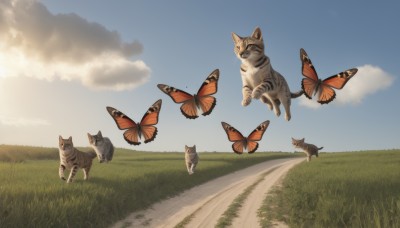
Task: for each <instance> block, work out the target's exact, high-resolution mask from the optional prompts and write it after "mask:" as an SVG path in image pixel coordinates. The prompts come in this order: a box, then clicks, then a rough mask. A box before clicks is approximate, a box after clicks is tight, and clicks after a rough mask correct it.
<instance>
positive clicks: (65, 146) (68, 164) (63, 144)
mask: <svg viewBox="0 0 400 228" xmlns="http://www.w3.org/2000/svg"><path fill="white" fill-rule="evenodd" d="M58 147H59V152H60V168H59V172H58V174H59V176H60V178H61V179H62V180H66V179H65V177H64V170H65V168H67V169H71V172H70V174H69V177H68V179H67V183H71V182H72V180H73V178H74V177H75V175H76V172H77V171H78V169H79V168H81V169H83V173H84V179H85V180H87V179H88V178H89V171H90V168H91V167H92V161H93V159H94V158H95V157H96V153H95V152H93V151H91V152H87V153H85V152H82V151H79V150H77V149H76V148H75V147H74V144H73V142H72V137H69V138H68V139H63V138H62V137H61V135H60V136H59V139H58Z"/></svg>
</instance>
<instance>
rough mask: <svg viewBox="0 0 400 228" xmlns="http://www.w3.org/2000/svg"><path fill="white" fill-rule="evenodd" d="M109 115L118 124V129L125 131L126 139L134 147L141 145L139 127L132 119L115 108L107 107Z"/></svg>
mask: <svg viewBox="0 0 400 228" xmlns="http://www.w3.org/2000/svg"><path fill="white" fill-rule="evenodd" d="M107 111H108V113H109V114H110V115H111V117H112V118H113V119H114V121H115V123H116V124H117V126H118V128H119V129H120V130H125V129H128V130H127V131H125V133H124V139H125V140H126V141H127V142H128V143H129V144H133V145H139V144H140V142H139V134H140V132H139V125H138V124H136V123H135V122H134V121H133V120H132V119H131V118H129V117H128V116H126V115H125V114H124V113H122V112H121V111H119V110H117V109H115V108H113V107H107Z"/></svg>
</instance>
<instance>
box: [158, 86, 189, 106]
mask: <svg viewBox="0 0 400 228" xmlns="http://www.w3.org/2000/svg"><path fill="white" fill-rule="evenodd" d="M157 87H158V88H159V89H160V90H161V91H163V92H164V93H165V94H167V95H168V96H170V97H171V98H172V100H173V101H174V102H175V103H178V104H180V103H183V102H186V101H188V100H190V99H194V97H193V96H192V95H190V94H188V93H186V92H185V91H183V90H180V89H177V88H175V87H172V86H168V85H164V84H158V85H157Z"/></svg>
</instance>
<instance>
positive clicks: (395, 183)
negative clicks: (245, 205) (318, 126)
mask: <svg viewBox="0 0 400 228" xmlns="http://www.w3.org/2000/svg"><path fill="white" fill-rule="evenodd" d="M268 214H269V215H270V217H269V218H267V215H268ZM259 215H260V216H261V217H262V218H263V219H264V220H265V221H267V222H265V223H264V226H265V227H268V225H270V224H271V221H273V220H280V221H284V222H286V223H287V224H288V225H290V226H291V227H400V151H399V150H391V151H369V152H352V153H332V154H322V155H321V156H320V158H319V159H313V161H312V162H309V163H302V164H301V165H299V166H297V167H295V168H294V169H292V170H291V171H290V172H289V173H288V175H287V177H286V178H285V179H284V180H283V183H282V187H281V188H279V189H276V190H275V192H273V194H272V196H269V197H267V198H266V200H265V201H264V206H263V208H262V209H261V210H260V211H259Z"/></svg>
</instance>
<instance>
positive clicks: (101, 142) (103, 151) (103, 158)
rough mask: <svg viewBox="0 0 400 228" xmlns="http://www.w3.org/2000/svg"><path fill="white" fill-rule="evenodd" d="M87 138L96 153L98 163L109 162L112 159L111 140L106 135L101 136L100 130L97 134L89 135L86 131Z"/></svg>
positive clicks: (112, 148) (112, 147)
mask: <svg viewBox="0 0 400 228" xmlns="http://www.w3.org/2000/svg"><path fill="white" fill-rule="evenodd" d="M87 135H88V138H89V144H90V146H91V147H92V148H93V149H94V151H95V152H96V154H97V158H98V159H99V162H100V163H103V162H107V163H108V162H109V161H111V160H112V158H113V155H114V146H113V144H112V143H111V140H110V139H109V138H107V137H103V135H102V134H101V131H99V132H98V133H97V135H91V134H89V133H87Z"/></svg>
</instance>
